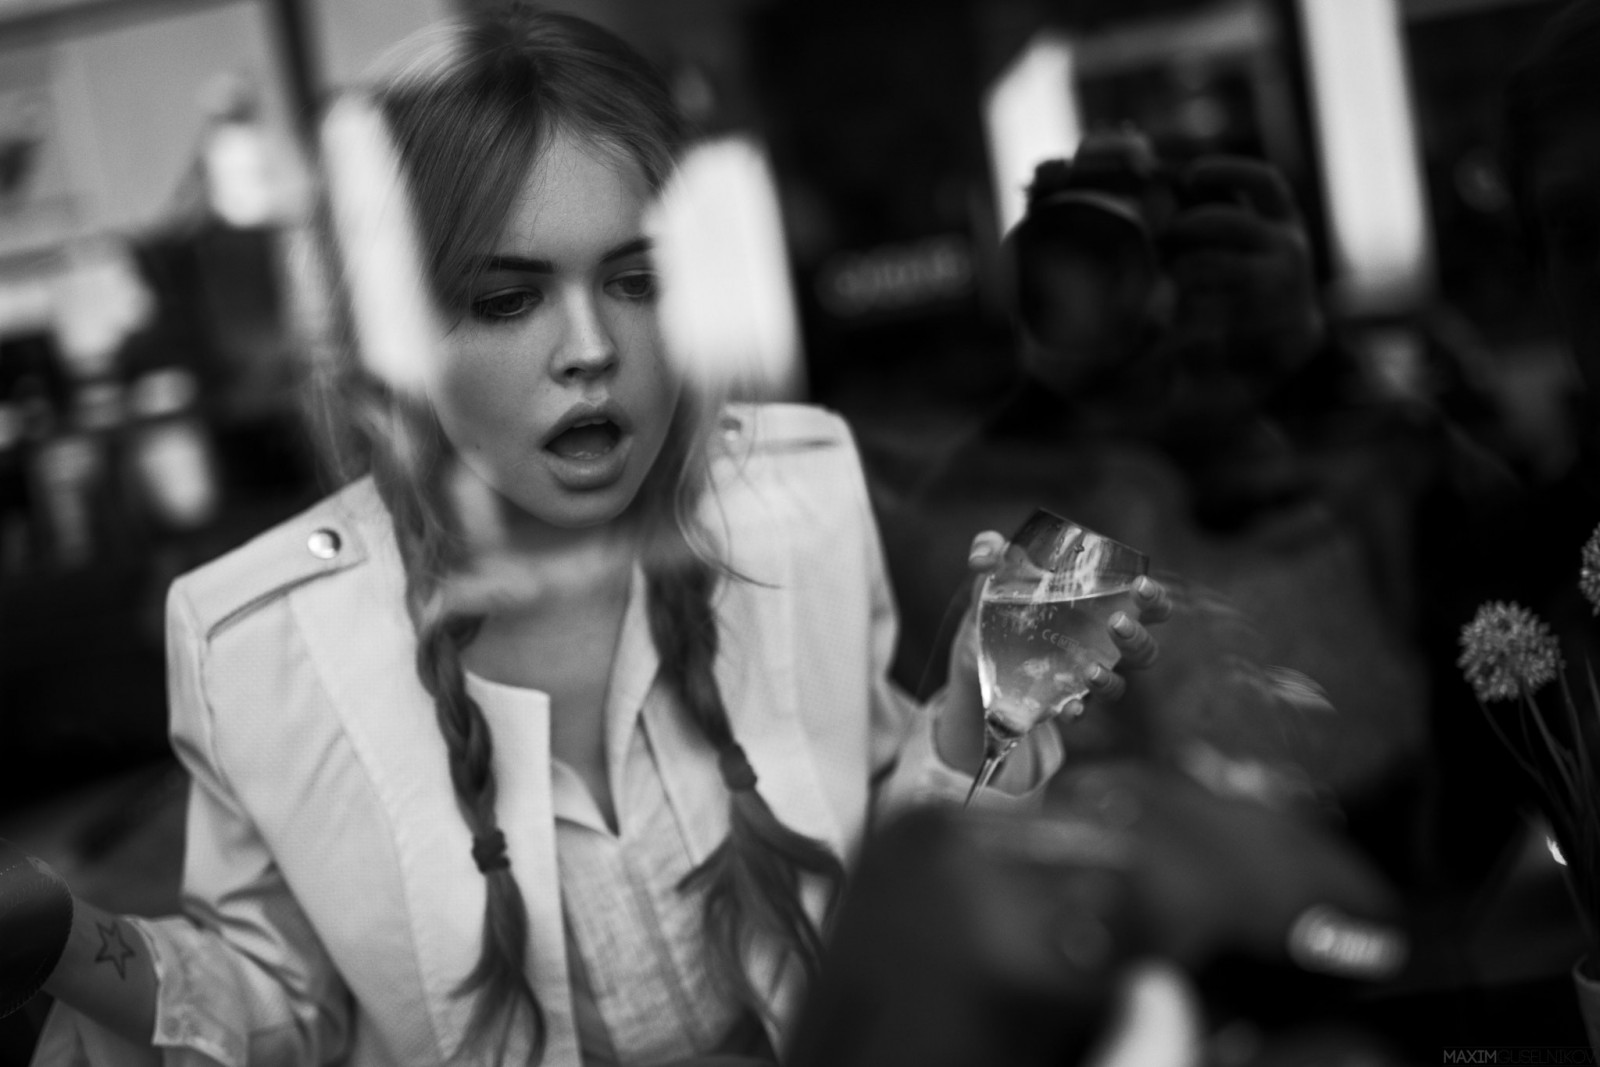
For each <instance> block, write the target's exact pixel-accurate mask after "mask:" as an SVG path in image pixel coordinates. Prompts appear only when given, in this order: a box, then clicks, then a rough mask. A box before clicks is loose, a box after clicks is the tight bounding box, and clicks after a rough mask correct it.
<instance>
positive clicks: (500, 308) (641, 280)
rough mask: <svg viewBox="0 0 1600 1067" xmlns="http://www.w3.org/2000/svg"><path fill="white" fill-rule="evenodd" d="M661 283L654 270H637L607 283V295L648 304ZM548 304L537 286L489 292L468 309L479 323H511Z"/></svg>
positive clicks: (654, 296)
mask: <svg viewBox="0 0 1600 1067" xmlns="http://www.w3.org/2000/svg"><path fill="white" fill-rule="evenodd" d="M659 290H660V284H659V281H658V279H657V277H656V273H655V271H651V270H636V271H629V272H628V273H626V274H619V275H617V276H616V277H614V278H612V279H610V280H609V281H607V282H606V284H605V291H606V293H607V294H608V295H610V296H612V297H614V298H616V299H618V300H621V301H624V302H626V303H630V304H649V303H653V302H654V301H655V298H656V295H657V293H658V292H659ZM544 303H545V294H544V291H543V289H541V288H539V287H537V286H519V287H517V288H513V289H504V290H501V291H499V292H495V293H490V294H489V295H487V296H483V297H478V298H476V299H474V300H471V301H470V303H469V308H470V310H471V312H472V316H473V318H475V319H477V320H478V321H480V322H489V323H500V322H511V321H514V320H516V319H520V318H523V317H524V316H527V315H529V314H531V313H533V312H534V311H536V310H538V309H539V308H540V307H541V306H542V305H543V304H544Z"/></svg>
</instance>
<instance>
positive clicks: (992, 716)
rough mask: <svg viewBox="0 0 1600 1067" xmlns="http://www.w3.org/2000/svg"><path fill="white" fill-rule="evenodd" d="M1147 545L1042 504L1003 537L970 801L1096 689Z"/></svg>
mask: <svg viewBox="0 0 1600 1067" xmlns="http://www.w3.org/2000/svg"><path fill="white" fill-rule="evenodd" d="M1149 566H1150V561H1149V559H1147V558H1146V557H1145V555H1144V554H1143V553H1141V552H1138V551H1136V550H1135V549H1132V548H1129V547H1128V546H1127V545H1125V544H1122V543H1121V542H1119V541H1114V540H1112V539H1111V538H1109V537H1106V536H1105V535H1104V534H1098V533H1095V532H1094V531H1093V530H1090V529H1088V528H1086V527H1084V526H1081V525H1079V524H1078V523H1075V522H1073V521H1071V520H1070V519H1063V518H1062V517H1061V516H1059V515H1055V514H1052V513H1051V512H1048V511H1045V510H1043V509H1042V508H1041V509H1039V510H1037V511H1035V512H1034V513H1033V514H1032V515H1030V516H1029V517H1028V520H1027V521H1026V522H1024V523H1023V524H1022V526H1021V527H1020V528H1019V529H1018V530H1017V532H1016V533H1015V534H1014V535H1013V536H1012V538H1011V540H1010V541H1008V542H1007V543H1006V547H1005V553H1004V555H1003V557H1002V559H1001V562H1000V565H999V566H998V567H996V568H995V569H994V571H993V572H992V573H990V575H989V576H988V577H987V578H985V579H984V582H983V591H982V593H981V594H980V595H979V600H978V687H979V690H980V693H981V696H982V698H983V707H984V714H983V727H984V730H983V733H984V744H983V749H984V751H983V766H982V767H980V768H979V770H978V773H977V776H976V777H975V778H974V779H973V781H972V788H971V789H970V790H968V792H967V800H966V802H967V803H968V804H971V803H972V798H973V797H974V796H976V795H977V793H978V790H980V789H982V788H983V787H984V786H986V785H988V784H989V782H990V780H992V779H993V778H994V776H995V773H996V772H997V771H999V769H1000V765H1001V764H1002V763H1003V762H1004V761H1005V758H1006V757H1007V756H1008V755H1010V754H1011V750H1012V749H1014V748H1016V747H1017V744H1018V742H1020V741H1021V740H1022V739H1023V738H1024V737H1025V736H1027V734H1028V732H1029V731H1030V730H1032V729H1033V728H1034V727H1035V726H1038V725H1039V724H1040V723H1042V722H1045V721H1046V720H1049V719H1052V718H1054V717H1055V716H1057V715H1059V714H1061V712H1062V710H1063V709H1064V708H1065V707H1066V706H1067V703H1068V702H1069V701H1071V700H1074V699H1078V698H1081V697H1084V696H1087V695H1088V693H1089V683H1088V671H1089V669H1090V667H1092V666H1094V665H1096V664H1098V665H1100V666H1102V667H1104V668H1106V669H1107V670H1110V669H1111V668H1112V667H1114V666H1115V665H1116V662H1117V659H1118V658H1119V656H1120V653H1119V652H1118V651H1117V646H1116V645H1115V644H1114V643H1113V642H1112V640H1111V634H1110V632H1109V630H1108V626H1107V624H1108V622H1109V620H1110V618H1111V616H1112V615H1113V614H1114V613H1115V612H1117V611H1121V610H1129V609H1131V607H1132V605H1133V588H1134V583H1135V582H1137V581H1138V580H1139V577H1140V576H1141V575H1143V574H1144V573H1145V572H1146V571H1147V570H1148V569H1149Z"/></svg>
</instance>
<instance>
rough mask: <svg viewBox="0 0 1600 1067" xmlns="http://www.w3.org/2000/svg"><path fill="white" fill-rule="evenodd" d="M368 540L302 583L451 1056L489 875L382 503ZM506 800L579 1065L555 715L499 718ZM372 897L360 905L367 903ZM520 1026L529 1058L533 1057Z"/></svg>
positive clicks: (561, 1020) (559, 1027) (538, 939)
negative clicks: (554, 761) (333, 576)
mask: <svg viewBox="0 0 1600 1067" xmlns="http://www.w3.org/2000/svg"><path fill="white" fill-rule="evenodd" d="M360 536H361V537H362V538H363V539H364V540H365V541H366V542H367V546H368V548H369V551H370V559H369V561H368V563H367V564H366V565H364V566H361V567H357V568H353V569H352V570H351V571H350V573H349V574H348V575H347V577H346V580H339V581H327V582H316V583H311V584H309V585H307V586H306V587H305V588H304V589H302V590H300V591H299V594H298V596H299V598H300V601H301V603H300V604H299V607H300V608H301V610H300V611H299V612H298V617H299V622H300V624H301V626H302V627H303V628H304V630H305V632H306V635H307V639H308V640H307V644H308V645H309V647H310V648H311V650H312V655H313V658H314V660H315V662H316V665H317V669H318V671H319V673H320V674H321V676H322V679H323V681H324V684H325V686H326V688H327V690H328V693H329V696H330V699H331V701H332V704H333V707H334V709H335V711H336V713H337V714H338V715H339V717H340V719H341V722H342V725H343V726H344V729H345V732H346V733H347V735H348V736H349V738H350V742H351V744H352V745H353V746H354V748H355V749H356V752H357V755H358V758H359V759H360V760H361V762H362V764H363V766H364V767H365V769H366V772H367V774H368V776H369V777H370V779H371V781H372V784H373V788H374V790H375V791H376V793H377V794H378V796H379V798H380V802H381V803H382V805H383V809H384V811H385V812H386V813H387V815H388V818H389V825H388V826H387V827H383V828H381V829H377V828H365V827H363V828H356V830H355V832H371V831H372V830H374V829H377V832H383V833H387V834H388V835H389V836H390V837H391V839H392V840H393V842H394V863H395V866H396V873H397V875H398V877H399V878H400V880H401V882H402V884H403V886H404V890H405V898H406V900H407V901H408V902H409V905H410V910H409V914H408V915H407V916H405V921H406V922H407V924H408V925H409V929H410V934H411V941H412V943H413V944H414V946H415V949H416V953H417V960H418V965H419V968H420V971H421V975H422V981H423V986H424V992H425V994H426V999H427V1008H428V1016H427V1018H426V1019H422V1018H419V1019H418V1020H417V1025H418V1026H427V1025H429V1024H431V1029H432V1032H433V1034H434V1035H435V1039H436V1042H437V1044H438V1046H439V1049H440V1052H441V1054H442V1055H445V1056H448V1055H449V1054H450V1053H451V1052H452V1051H453V1050H454V1049H455V1048H456V1047H457V1046H459V1044H460V1043H461V1041H462V1039H463V1037H464V1035H465V1028H466V1023H467V1020H468V1019H469V1017H470V1012H471V1001H470V999H463V998H458V997H456V996H455V995H454V990H455V988H456V986H457V985H458V984H459V983H460V982H461V981H462V980H463V979H464V978H465V977H466V976H467V974H468V973H470V971H471V970H472V968H473V966H474V965H475V964H476V962H477V959H478V954H479V952H480V950H481V946H482V940H483V916H484V902H485V897H486V884H485V880H484V877H483V875H482V874H481V873H479V871H478V870H477V868H476V866H475V864H474V863H473V860H472V856H471V843H472V842H471V836H470V834H469V833H468V831H467V827H466V824H465V822H464V821H463V820H462V819H461V817H460V815H459V814H458V812H459V806H458V804H457V802H456V798H455V794H454V791H453V789H452V787H451V784H450V775H449V760H448V753H447V750H446V746H445V743H444V740H443V738H442V736H441V735H440V733H439V729H438V726H437V724H436V722H435V715H434V707H433V701H432V700H431V698H430V697H429V696H428V695H427V693H426V691H425V690H424V689H423V688H422V685H421V683H420V681H419V680H418V678H417V672H416V666H415V663H414V661H413V658H412V657H413V653H414V649H415V647H416V645H415V637H414V633H413V630H412V626H411V622H410V619H409V617H408V616H407V614H406V612H405V608H404V586H403V577H402V573H403V572H402V568H401V564H400V559H399V553H398V550H397V548H396V546H395V544H394V537H393V533H392V528H391V527H390V525H389V520H388V518H387V515H386V514H384V512H383V510H382V507H381V505H379V504H377V502H376V500H375V499H374V500H373V509H372V510H371V511H370V512H368V513H367V514H366V515H365V516H364V521H363V522H362V523H361V526H360ZM494 741H495V747H494V764H495V775H496V781H497V783H498V786H499V797H498V800H497V805H496V806H497V809H498V811H499V812H500V816H501V828H502V829H503V831H504V832H505V835H506V840H507V852H508V855H509V857H510V859H511V869H512V872H513V873H514V874H515V875H516V877H517V882H518V885H519V887H520V889H521V891H522V896H523V900H524V903H525V904H526V906H527V910H528V946H527V952H528V958H529V960H530V961H531V962H532V977H533V980H534V987H535V989H536V991H537V992H538V995H539V998H540V1000H541V1002H542V1005H543V1007H544V1011H545V1014H546V1019H547V1024H548V1027H549V1032H548V1034H547V1041H548V1045H547V1051H546V1059H545V1062H546V1063H549V1064H569V1063H570V1064H576V1063H577V1062H578V1053H577V1045H576V1036H575V1034H574V1031H573V1027H572V1013H571V1003H570V990H569V987H568V981H567V973H566V951H565V939H564V936H563V927H562V919H561V902H560V890H559V884H558V882H557V880H556V877H555V871H556V866H555V838H554V825H553V821H552V820H551V819H550V818H549V814H550V780H549V775H550V758H549V724H548V721H547V719H542V720H539V721H534V717H531V716H530V717H518V720H517V721H516V722H506V721H502V722H497V723H495V730H494ZM353 904H356V905H358V904H359V902H353ZM526 1036H527V1035H525V1034H519V1035H517V1042H518V1044H517V1045H516V1046H514V1048H513V1050H512V1051H513V1052H515V1053H516V1054H517V1057H516V1059H515V1061H516V1062H520V1061H522V1060H525V1059H526V1050H527V1042H526Z"/></svg>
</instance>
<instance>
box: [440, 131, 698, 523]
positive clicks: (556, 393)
mask: <svg viewBox="0 0 1600 1067" xmlns="http://www.w3.org/2000/svg"><path fill="white" fill-rule="evenodd" d="M649 200H650V189H649V186H648V184H647V183H646V181H645V177H644V173H643V171H642V170H641V169H640V168H639V166H638V164H637V163H634V162H632V161H631V160H625V159H624V157H623V155H622V154H621V153H606V152H603V151H601V150H598V149H596V148H593V147H590V146H586V145H585V144H584V143H582V142H581V141H580V140H578V139H576V138H574V137H573V136H571V135H570V134H567V133H561V134H558V135H557V136H556V137H554V138H553V139H552V141H551V143H550V145H549V147H548V148H547V149H546V150H545V152H544V153H543V154H542V156H541V157H540V158H539V160H538V161H537V162H536V163H535V164H534V167H533V169H532V171H531V172H530V173H529V174H528V177H527V181H526V182H525V183H524V185H523V188H522V193H521V195H520V196H519V198H518V199H517V201H516V202H515V203H514V204H513V206H512V209H511V213H510V215H509V217H508V218H507V220H506V224H505V227H504V229H503V230H502V231H501V233H500V235H499V238H498V239H497V240H496V241H495V242H494V244H493V247H491V248H485V249H483V250H482V255H481V258H480V260H479V262H478V263H477V264H475V266H477V267H481V268H482V269H481V271H480V272H479V273H478V274H477V275H476V278H475V280H474V281H473V282H472V285H471V287H470V289H469V292H468V298H467V306H466V308H465V312H464V314H462V315H461V316H460V317H459V321H458V322H456V324H455V325H454V326H453V328H452V329H451V330H450V331H449V332H448V334H447V335H446V337H445V353H444V354H445V357H446V358H445V360H444V363H443V365H442V367H441V368H439V370H438V371H437V372H436V374H435V375H434V377H433V380H432V381H431V382H430V384H429V393H430V399H431V400H432V402H433V405H434V407H435V410H436V411H437V412H438V416H439V420H440V422H441V424H442V425H443V427H444V431H445V433H446V434H447V435H448V436H449V438H450V440H451V442H452V443H453V444H454V445H455V446H456V448H457V450H458V451H459V452H460V454H461V456H462V459H463V461H464V462H465V464H466V466H467V468H468V470H470V471H471V472H472V473H473V474H474V475H476V476H477V477H478V478H480V479H482V480H483V481H484V482H486V483H487V484H488V485H489V487H490V488H491V489H493V490H494V491H495V492H496V493H498V494H499V496H500V497H501V498H503V499H504V500H505V501H507V502H508V503H509V504H511V505H513V506H514V507H513V509H510V510H509V516H510V517H511V518H512V520H513V521H514V522H515V521H517V520H523V521H525V520H527V519H532V520H534V521H535V522H537V523H539V524H543V525H545V526H555V527H560V528H563V529H574V528H581V527H592V526H597V525H601V524H604V523H608V522H610V521H611V520H613V519H615V518H617V517H618V516H619V515H621V514H622V513H623V511H624V510H625V509H626V508H627V507H628V505H629V504H630V503H631V502H632V501H633V499H634V497H635V496H636V495H637V494H638V491H639V487H640V485H641V484H642V483H643V482H644V479H645V476H646V475H647V474H648V473H649V471H650V468H651V467H652V466H653V465H654V463H655V460H656V457H657V455H659V454H660V451H661V446H662V442H663V441H664V440H665V439H666V436H667V427H668V425H669V424H670V422H671V419H672V411H673V408H674V406H675V405H676V401H677V384H676V382H675V381H674V379H673V377H672V375H671V374H670V373H669V370H668V368H667V365H666V362H665V360H664V358H663V351H662V343H661V338H660V332H659V330H658V328H657V325H656V313H655V305H656V274H655V269H654V266H653V265H652V263H651V259H650V249H649V242H648V241H647V240H646V238H645V236H644V229H643V226H644V212H645V208H646V206H647V204H648V203H649Z"/></svg>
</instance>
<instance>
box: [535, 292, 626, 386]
mask: <svg viewBox="0 0 1600 1067" xmlns="http://www.w3.org/2000/svg"><path fill="white" fill-rule="evenodd" d="M565 310H566V314H565V333H564V336H563V337H562V339H561V345H560V348H559V349H558V350H557V352H556V357H555V360H554V361H553V363H552V366H551V368H550V369H551V374H552V375H554V376H555V377H556V378H557V379H559V380H562V381H583V380H588V379H591V378H598V377H601V376H603V375H605V374H606V373H608V372H609V371H610V370H611V369H612V368H613V367H615V366H616V363H617V346H616V343H615V342H614V341H612V339H611V331H610V329H608V328H607V324H606V321H605V318H604V317H603V316H602V315H601V313H600V308H599V307H598V305H597V304H596V302H595V300H594V299H593V297H591V296H590V295H588V294H587V293H583V294H572V295H570V296H569V297H568V299H567V300H566V309H565Z"/></svg>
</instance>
